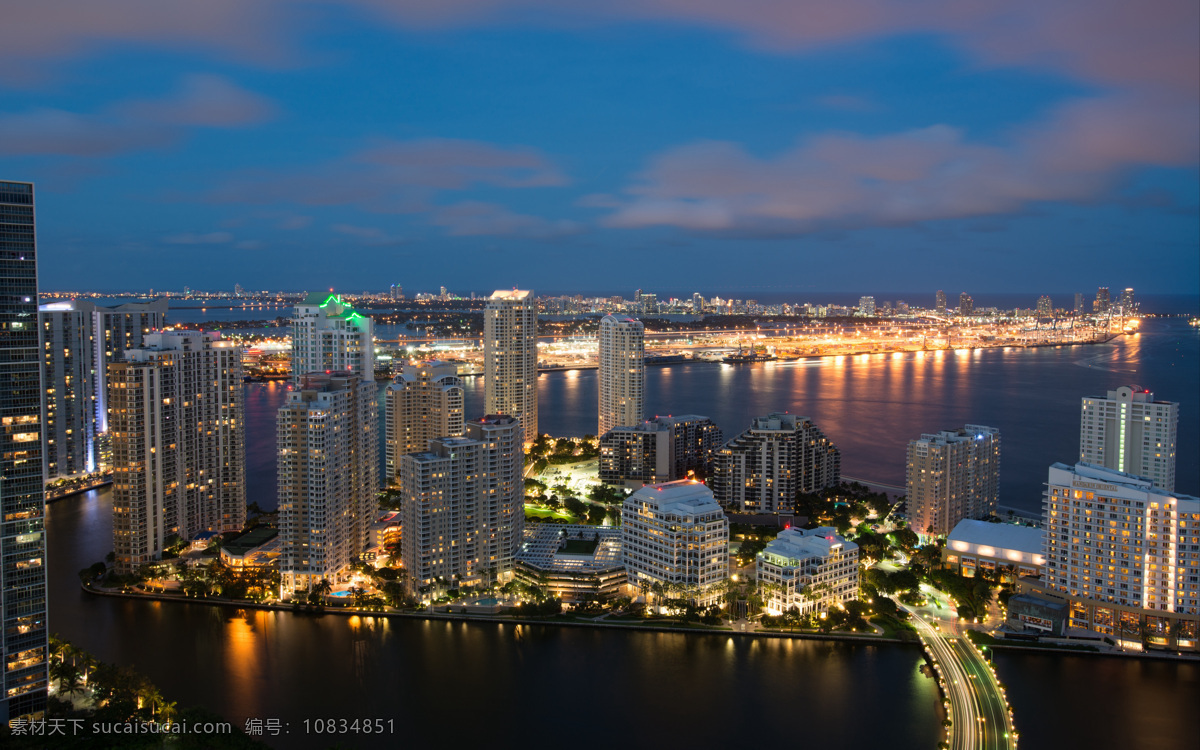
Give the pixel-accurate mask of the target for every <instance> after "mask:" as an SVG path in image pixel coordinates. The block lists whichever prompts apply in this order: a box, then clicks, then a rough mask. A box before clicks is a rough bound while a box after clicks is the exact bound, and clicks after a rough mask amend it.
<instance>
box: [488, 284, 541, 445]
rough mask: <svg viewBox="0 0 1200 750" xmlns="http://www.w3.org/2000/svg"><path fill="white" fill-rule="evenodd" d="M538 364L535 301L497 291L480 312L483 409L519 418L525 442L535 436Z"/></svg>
mask: <svg viewBox="0 0 1200 750" xmlns="http://www.w3.org/2000/svg"><path fill="white" fill-rule="evenodd" d="M537 363H538V352H537V298H536V297H534V296H533V292H532V291H522V290H517V289H513V290H512V291H504V290H497V291H496V292H494V293H493V294H492V296H491V297H489V298H488V303H487V307H486V308H485V309H484V311H483V387H484V402H485V409H486V410H487V413H488V414H508V415H511V416H514V417H518V418H520V420H521V429H522V431H523V433H524V435H525V440H527V441H533V440H536V439H537V435H538V431H537V430H538V404H537Z"/></svg>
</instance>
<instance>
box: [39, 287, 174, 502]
mask: <svg viewBox="0 0 1200 750" xmlns="http://www.w3.org/2000/svg"><path fill="white" fill-rule="evenodd" d="M166 317H167V300H166V299H165V298H164V299H158V300H155V301H153V302H144V303H143V302H131V303H127V304H123V305H118V306H116V307H101V306H99V305H96V304H95V303H94V302H90V301H87V300H72V301H70V302H51V303H49V304H45V305H42V306H41V307H39V308H38V324H39V326H40V327H41V331H42V344H43V346H42V354H43V357H44V359H43V361H42V380H43V384H44V388H43V389H42V399H43V404H42V409H43V412H44V414H45V417H46V420H45V427H44V429H45V432H46V439H45V443H44V445H45V455H44V457H43V459H44V460H43V464H44V474H45V479H46V482H47V483H53V482H55V481H56V480H59V479H70V478H73V477H78V476H81V475H87V474H90V473H92V472H96V471H107V470H108V468H109V462H110V461H111V459H112V450H111V447H110V445H109V442H108V436H107V434H106V431H107V429H108V366H109V364H111V363H113V362H117V361H120V360H121V359H122V358H123V357H124V355H125V351H126V350H127V349H134V348H137V347H139V346H141V345H142V340H143V337H144V336H145V335H146V334H148V333H150V332H151V331H154V330H157V329H160V328H162V327H163V325H164V324H165V323H166Z"/></svg>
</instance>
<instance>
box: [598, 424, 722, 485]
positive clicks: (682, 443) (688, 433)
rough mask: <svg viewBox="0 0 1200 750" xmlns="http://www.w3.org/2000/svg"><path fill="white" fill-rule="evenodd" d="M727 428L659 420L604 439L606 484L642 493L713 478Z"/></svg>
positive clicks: (602, 453) (623, 429)
mask: <svg viewBox="0 0 1200 750" xmlns="http://www.w3.org/2000/svg"><path fill="white" fill-rule="evenodd" d="M720 449H721V428H720V427H717V425H716V424H714V423H713V421H712V420H711V419H709V418H708V417H701V416H697V415H695V414H683V415H680V416H678V417H655V418H654V419H650V420H647V421H645V422H642V423H640V424H636V425H633V426H632V427H624V426H622V427H614V428H613V429H611V430H609V431H608V432H606V433H604V434H603V435H601V436H600V481H602V482H604V483H605V484H615V485H624V486H626V487H634V488H637V487H641V486H642V485H644V484H662V483H663V482H673V481H675V480H677V479H686V478H687V476H688V472H694V473H695V474H697V475H699V476H701V477H707V476H709V475H710V474H711V473H712V466H713V461H714V460H715V458H716V454H717V451H719V450H720Z"/></svg>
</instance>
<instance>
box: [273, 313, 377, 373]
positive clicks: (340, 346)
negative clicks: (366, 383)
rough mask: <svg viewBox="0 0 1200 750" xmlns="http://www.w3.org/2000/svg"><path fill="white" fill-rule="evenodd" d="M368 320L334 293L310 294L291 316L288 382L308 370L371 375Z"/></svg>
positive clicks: (372, 356) (372, 359) (371, 345)
mask: <svg viewBox="0 0 1200 750" xmlns="http://www.w3.org/2000/svg"><path fill="white" fill-rule="evenodd" d="M373 331H374V327H373V325H372V322H371V319H370V318H369V317H367V316H365V315H363V314H362V313H360V312H357V311H356V310H355V309H354V308H352V307H350V306H349V305H347V304H345V303H343V302H342V298H341V297H340V296H338V295H336V294H325V293H313V294H309V295H308V296H307V297H305V298H304V301H303V302H301V303H299V304H298V305H296V311H295V313H294V314H293V315H292V382H293V383H299V382H300V379H301V378H302V377H304V376H306V375H308V374H309V373H314V372H328V373H331V374H342V375H345V374H354V375H357V376H358V377H360V378H363V379H364V380H371V381H373V380H374V378H375V343H374V339H373V338H372V334H373Z"/></svg>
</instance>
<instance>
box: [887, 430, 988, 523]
mask: <svg viewBox="0 0 1200 750" xmlns="http://www.w3.org/2000/svg"><path fill="white" fill-rule="evenodd" d="M906 490H907V492H906V494H907V497H908V518H909V526H910V527H911V528H912V530H913V531H915V532H917V533H918V534H928V535H930V536H942V535H945V534H948V533H950V530H951V529H953V528H954V526H955V525H956V524H957V523H958V522H959V521H961V520H963V519H964V518H976V519H978V518H983V517H985V516H987V515H988V514H990V513H994V512H995V510H996V504H997V503H998V502H999V499H1000V431H999V430H997V429H996V428H994V427H983V426H981V425H972V424H969V425H967V426H966V427H963V428H962V429H959V430H953V431H949V430H946V431H942V432H939V433H937V434H936V435H922V436H921V438H920V439H919V440H911V441H909V443H908V461H907V465H906Z"/></svg>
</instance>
